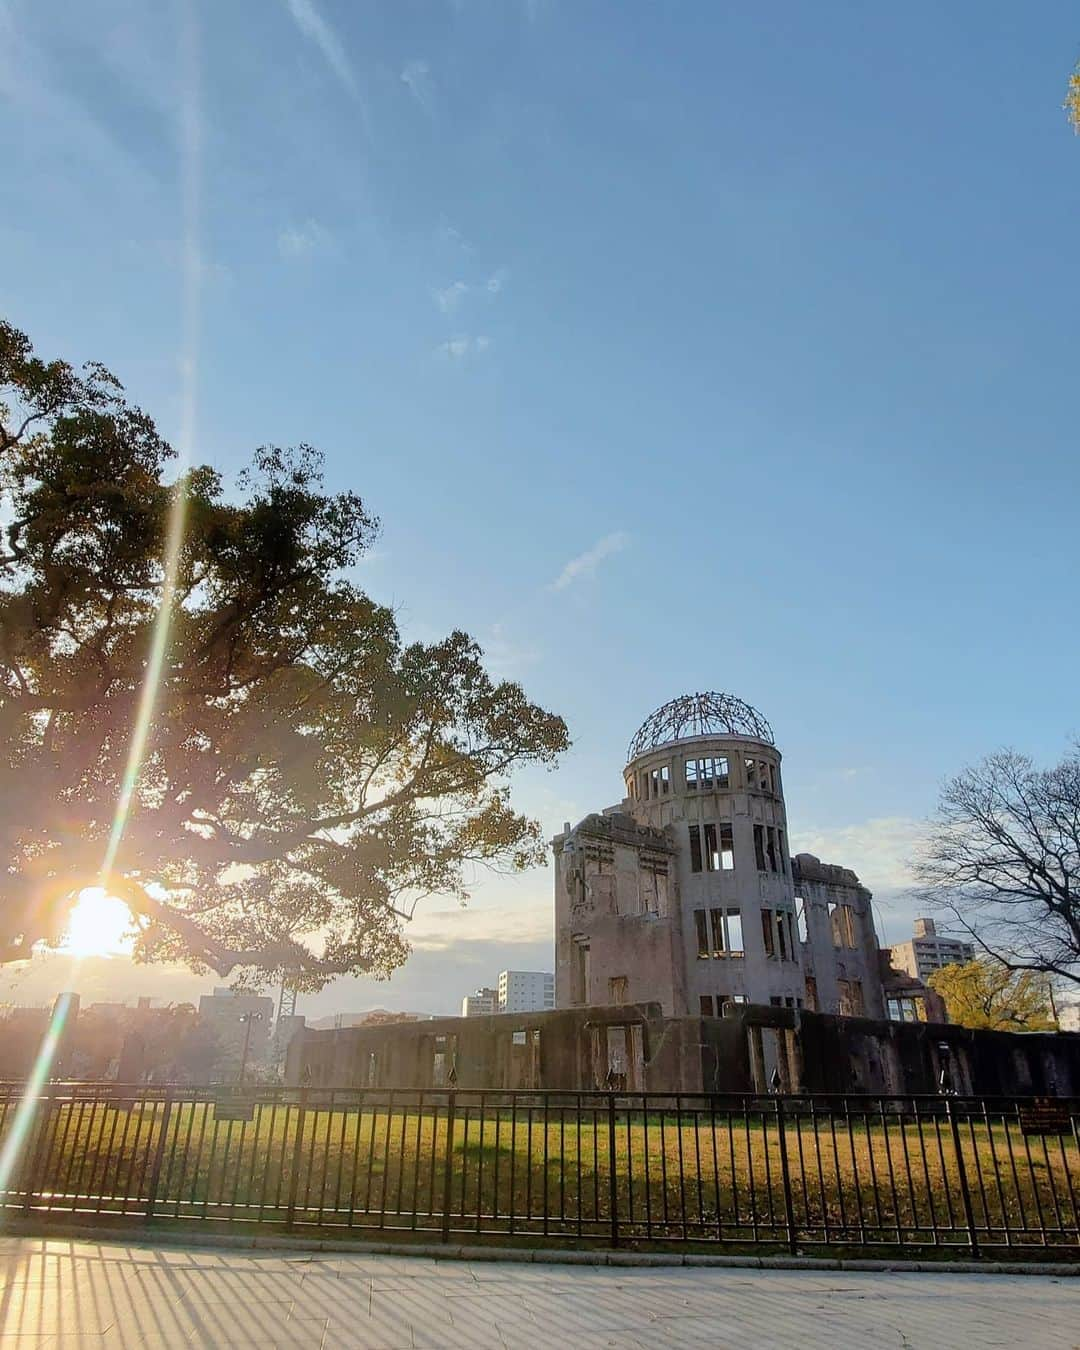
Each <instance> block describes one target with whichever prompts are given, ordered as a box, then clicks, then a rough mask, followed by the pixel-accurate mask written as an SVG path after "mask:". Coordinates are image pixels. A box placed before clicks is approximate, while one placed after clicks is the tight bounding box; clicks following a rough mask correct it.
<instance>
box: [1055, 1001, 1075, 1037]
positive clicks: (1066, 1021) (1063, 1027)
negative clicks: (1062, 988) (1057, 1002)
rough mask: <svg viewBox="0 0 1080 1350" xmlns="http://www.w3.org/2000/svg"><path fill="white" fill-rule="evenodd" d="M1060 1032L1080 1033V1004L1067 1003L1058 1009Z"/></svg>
mask: <svg viewBox="0 0 1080 1350" xmlns="http://www.w3.org/2000/svg"><path fill="white" fill-rule="evenodd" d="M1058 1030H1059V1031H1080V1003H1066V1004H1064V1005H1063V1006H1062V1007H1061V1008H1059V1009H1058Z"/></svg>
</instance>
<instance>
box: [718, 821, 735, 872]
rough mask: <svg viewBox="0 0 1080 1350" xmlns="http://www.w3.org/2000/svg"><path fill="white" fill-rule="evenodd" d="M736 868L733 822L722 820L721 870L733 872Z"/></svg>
mask: <svg viewBox="0 0 1080 1350" xmlns="http://www.w3.org/2000/svg"><path fill="white" fill-rule="evenodd" d="M734 869H735V834H734V831H733V830H732V827H731V822H730V821H727V820H722V821H721V822H720V870H721V871H723V872H731V871H734Z"/></svg>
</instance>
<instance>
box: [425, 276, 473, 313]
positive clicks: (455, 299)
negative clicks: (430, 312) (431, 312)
mask: <svg viewBox="0 0 1080 1350" xmlns="http://www.w3.org/2000/svg"><path fill="white" fill-rule="evenodd" d="M468 290H469V288H468V286H467V285H466V284H465V282H464V281H452V282H451V283H450V285H449V286H444V287H443V288H442V290H438V291H434V292H433V295H434V297H435V303H436V304H437V305H438V306H439V308H440V309H441V310H442V312H443V313H444V314H452V313H453V312H454V310H455V309H457V307H458V305H459V304H460V303H461V301H462V300H463V299H464V297H465V296H466V295H467V294H468Z"/></svg>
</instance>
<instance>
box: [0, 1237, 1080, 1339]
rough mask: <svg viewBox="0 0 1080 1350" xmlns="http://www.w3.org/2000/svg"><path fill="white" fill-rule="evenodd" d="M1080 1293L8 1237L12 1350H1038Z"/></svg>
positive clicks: (1063, 1285) (944, 1274) (905, 1276)
mask: <svg viewBox="0 0 1080 1350" xmlns="http://www.w3.org/2000/svg"><path fill="white" fill-rule="evenodd" d="M1078 1293H1080V1282H1077V1281H1074V1280H1071V1279H1067V1278H1066V1279H1055V1278H1052V1277H1033V1276H1021V1275H1006V1274H972V1275H965V1274H962V1273H958V1272H956V1271H949V1270H941V1271H938V1270H935V1271H928V1272H924V1273H900V1272H881V1271H874V1272H870V1271H820V1270H818V1271H813V1270H762V1269H752V1268H739V1269H725V1268H721V1267H714V1268H709V1267H704V1266H698V1267H694V1268H692V1269H691V1268H689V1267H645V1266H642V1267H622V1266H610V1267H609V1266H601V1265H596V1266H582V1265H573V1264H568V1263H548V1262H544V1263H536V1262H524V1263H522V1262H505V1263H499V1262H485V1261H471V1262H464V1261H462V1262H452V1261H442V1260H436V1259H434V1258H420V1259H417V1260H414V1259H412V1258H409V1257H407V1256H397V1255H396V1254H395V1255H389V1256H386V1257H379V1256H373V1255H371V1254H361V1255H358V1256H355V1257H352V1256H348V1255H342V1254H336V1253H335V1254H334V1255H333V1256H332V1257H328V1258H325V1259H322V1258H320V1259H311V1258H309V1257H307V1256H306V1255H305V1254H301V1255H299V1256H297V1257H296V1258H292V1257H288V1256H282V1255H281V1254H280V1253H278V1254H273V1255H267V1254H265V1253H260V1252H257V1251H255V1250H246V1249H230V1250H228V1251H217V1252H207V1251H205V1250H199V1249H197V1248H192V1249H190V1250H185V1249H182V1248H180V1249H167V1248H161V1249H153V1248H136V1247H131V1246H128V1245H126V1244H123V1243H101V1244H95V1243H91V1242H78V1243H75V1242H67V1241H64V1242H60V1243H52V1242H48V1243H46V1242H44V1241H42V1240H41V1239H19V1238H0V1350H3V1347H4V1346H11V1347H12V1350H19V1348H20V1347H23V1346H25V1347H30V1346H33V1347H35V1350H36V1347H38V1346H47V1347H59V1346H62V1345H70V1346H82V1345H86V1346H97V1347H100V1350H128V1347H136V1346H137V1347H139V1348H140V1350H142V1347H146V1346H151V1347H155V1348H160V1350H173V1347H178V1346H180V1345H188V1346H193V1345H196V1346H209V1347H217V1346H221V1347H225V1346H240V1347H248V1346H256V1345H257V1346H274V1345H281V1346H288V1347H291V1348H292V1350H330V1347H333V1348H334V1350H337V1347H339V1346H340V1347H353V1348H354V1350H443V1348H444V1347H445V1348H446V1350H455V1348H456V1347H466V1346H467V1347H469V1350H517V1348H518V1347H521V1348H522V1350H532V1348H533V1347H536V1350H549V1348H550V1347H552V1346H556V1347H557V1346H559V1345H560V1343H561V1342H566V1343H567V1345H568V1346H569V1350H615V1347H618V1348H619V1350H642V1348H643V1347H648V1350H655V1348H656V1347H668V1346H671V1347H680V1346H685V1347H688V1350H693V1348H695V1347H705V1346H708V1347H710V1348H713V1350H723V1347H725V1346H730V1347H733V1348H734V1347H738V1350H746V1347H748V1346H750V1347H753V1348H754V1350H768V1347H770V1346H783V1347H790V1346H793V1345H794V1346H797V1347H798V1350H848V1347H853V1348H857V1350H878V1347H884V1350H893V1347H895V1350H971V1347H980V1348H981V1347H989V1348H990V1350H993V1347H998V1346H1000V1347H1005V1346H1014V1345H1020V1344H1022V1345H1023V1346H1024V1347H1025V1350H1076V1347H1078V1346H1080V1314H1077V1313H1076V1312H1075V1311H1074V1308H1075V1307H1077V1306H1080V1301H1078V1300H1077V1294H1078Z"/></svg>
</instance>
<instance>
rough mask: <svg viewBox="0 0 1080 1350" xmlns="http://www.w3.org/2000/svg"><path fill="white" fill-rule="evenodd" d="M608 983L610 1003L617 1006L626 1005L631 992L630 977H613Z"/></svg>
mask: <svg viewBox="0 0 1080 1350" xmlns="http://www.w3.org/2000/svg"><path fill="white" fill-rule="evenodd" d="M607 983H608V1002H609V1003H614V1004H616V1005H618V1004H622V1003H625V1002H626V999H627V996H628V994H629V992H630V977H629V976H628V975H612V977H611V978H610V979H609V980H608V982H607Z"/></svg>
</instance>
